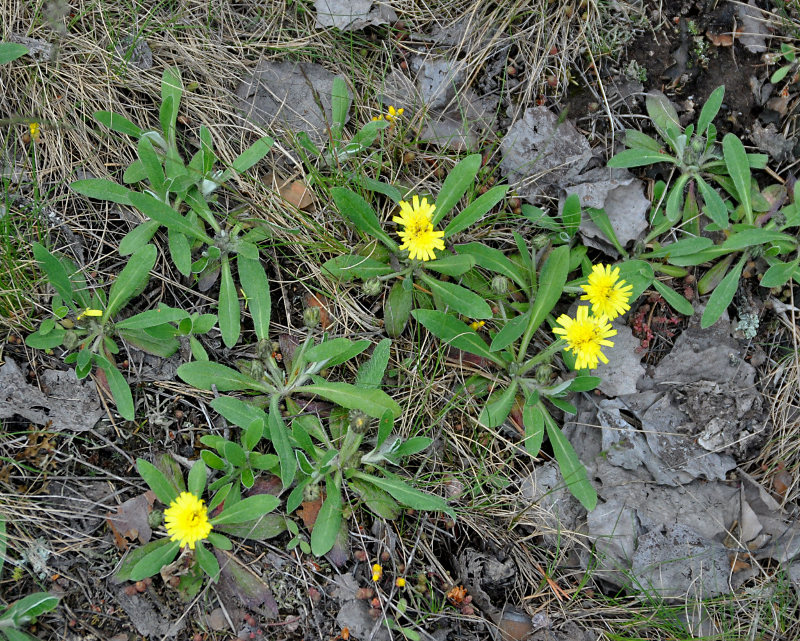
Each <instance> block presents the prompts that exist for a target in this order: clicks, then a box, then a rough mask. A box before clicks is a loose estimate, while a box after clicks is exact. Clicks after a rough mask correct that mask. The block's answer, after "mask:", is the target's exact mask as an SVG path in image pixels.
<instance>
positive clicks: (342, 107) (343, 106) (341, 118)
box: [331, 76, 350, 141]
mask: <svg viewBox="0 0 800 641" xmlns="http://www.w3.org/2000/svg"><path fill="white" fill-rule="evenodd" d="M349 110H350V92H349V91H347V85H346V84H345V82H344V80H342V79H341V78H340V77H339V76H336V77H335V78H334V79H333V87H332V88H331V115H332V116H333V118H332V120H333V122H332V123H331V134H332V136H333V139H334V140H335V141H339V140H341V138H342V128H343V127H344V122H345V120H347V112H348V111H349Z"/></svg>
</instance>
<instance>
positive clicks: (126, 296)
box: [105, 245, 158, 318]
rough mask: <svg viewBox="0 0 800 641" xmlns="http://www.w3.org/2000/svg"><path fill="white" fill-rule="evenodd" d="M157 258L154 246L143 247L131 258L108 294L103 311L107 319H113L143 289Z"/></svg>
mask: <svg viewBox="0 0 800 641" xmlns="http://www.w3.org/2000/svg"><path fill="white" fill-rule="evenodd" d="M157 256H158V251H157V250H156V248H155V245H145V246H144V247H142V248H140V249H138V250H137V251H136V252H135V253H134V254H133V256H131V259H130V260H129V261H128V263H127V264H126V265H125V267H124V268H123V269H122V271H121V272H120V273H119V276H117V278H116V280H115V281H114V284H113V285H111V291H109V293H108V304H107V305H106V309H105V314H106V316H107V317H108V318H113V317H114V316H115V315H116V313H117V312H118V311H119V310H120V309H122V308H123V307H124V306H125V305H126V304H127V303H128V301H129V300H130V299H131V298H133V297H134V296H136V295H137V294H139V293H140V292H141V291H142V290H143V289H144V287H145V285H147V281H148V280H149V278H150V270H152V269H153V266H154V265H155V264H156V257H157Z"/></svg>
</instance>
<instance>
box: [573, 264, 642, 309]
mask: <svg viewBox="0 0 800 641" xmlns="http://www.w3.org/2000/svg"><path fill="white" fill-rule="evenodd" d="M581 287H582V288H583V291H584V292H586V293H585V294H584V295H583V296H581V300H588V301H589V302H590V303H591V304H592V313H593V314H594V315H595V316H605V317H606V318H608V320H614V319H615V318H616V317H617V316H621V315H622V314H624V313H625V312H627V311H628V310H629V309H630V308H631V306H630V305H628V300H629V299H630V297H631V292H632V291H633V285H626V284H625V281H624V280H620V278H619V267H614V268H613V269H612V268H611V265H603V264H599V265H592V273H591V274H589V284H588V285H581Z"/></svg>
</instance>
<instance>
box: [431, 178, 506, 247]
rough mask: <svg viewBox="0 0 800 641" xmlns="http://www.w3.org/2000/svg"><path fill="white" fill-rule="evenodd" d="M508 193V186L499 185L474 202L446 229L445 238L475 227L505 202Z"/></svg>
mask: <svg viewBox="0 0 800 641" xmlns="http://www.w3.org/2000/svg"><path fill="white" fill-rule="evenodd" d="M507 191H508V185H497V186H496V187H492V188H491V189H490V190H489V191H487V192H486V193H485V194H482V195H481V196H479V197H478V198H476V199H475V200H473V201H472V202H471V203H470V204H469V205H467V206H466V207H465V208H464V210H463V211H462V212H461V213H460V214H458V215H457V216H455V217H454V218H453V220H451V221H450V223H449V224H448V225H447V227H445V228H444V237H445V238H449V237H450V236H452V235H453V234H457V233H458V232H460V231H464V230H465V229H466V228H467V227H470V226H471V225H474V224H475V223H476V222H478V220H480V219H481V218H482V217H483V216H485V215H486V214H488V213H489V212H490V211H491V210H492V208H493V207H494V206H495V205H496V204H497V203H499V202H500V201H501V200H503V198H504V197H505V195H506V192H507Z"/></svg>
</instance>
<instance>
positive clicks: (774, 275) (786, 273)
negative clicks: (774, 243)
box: [761, 258, 798, 287]
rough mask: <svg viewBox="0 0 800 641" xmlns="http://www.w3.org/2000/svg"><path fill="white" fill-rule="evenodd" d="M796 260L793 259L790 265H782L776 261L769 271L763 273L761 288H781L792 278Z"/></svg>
mask: <svg viewBox="0 0 800 641" xmlns="http://www.w3.org/2000/svg"><path fill="white" fill-rule="evenodd" d="M797 266H798V259H797V258H795V259H794V260H793V261H792V262H790V263H784V262H782V261H779V260H776V261H775V262H774V263H773V264H772V265H770V267H769V269H767V271H766V272H764V277H763V278H762V279H761V286H762V287H782V286H783V285H785V284H786V283H787V282H788V281H789V279H790V278H791V277H792V274H793V273H794V270H795V269H797Z"/></svg>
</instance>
